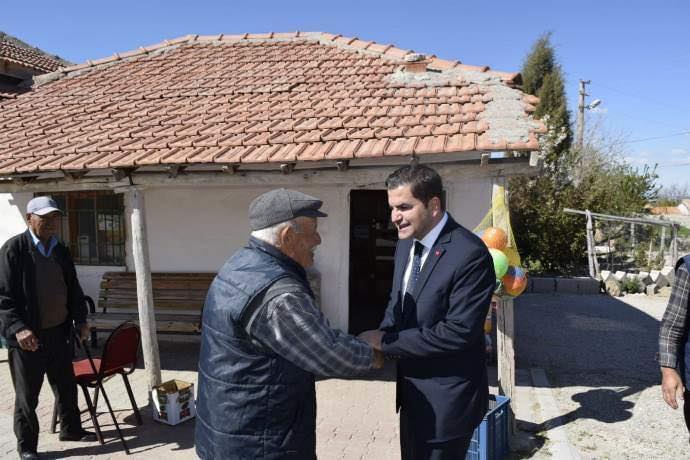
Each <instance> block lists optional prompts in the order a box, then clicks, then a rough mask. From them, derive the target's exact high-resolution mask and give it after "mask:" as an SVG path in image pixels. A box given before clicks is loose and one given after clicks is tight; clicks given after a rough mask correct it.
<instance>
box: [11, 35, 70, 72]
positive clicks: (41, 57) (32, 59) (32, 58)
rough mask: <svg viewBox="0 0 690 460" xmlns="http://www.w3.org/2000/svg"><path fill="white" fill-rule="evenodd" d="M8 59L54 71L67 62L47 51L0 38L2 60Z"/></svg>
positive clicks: (38, 68)
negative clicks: (48, 53) (50, 54)
mask: <svg viewBox="0 0 690 460" xmlns="http://www.w3.org/2000/svg"><path fill="white" fill-rule="evenodd" d="M1 60H6V61H10V62H14V63H16V64H20V65H23V66H25V67H29V68H32V69H36V70H39V71H41V72H53V71H55V70H57V69H59V68H60V67H64V66H65V64H64V63H63V62H61V61H60V60H59V59H56V58H53V57H51V56H49V55H47V54H46V53H44V52H42V51H40V50H38V49H34V48H28V47H24V46H19V45H17V44H16V43H12V42H11V41H9V40H5V39H2V40H0V61H1Z"/></svg>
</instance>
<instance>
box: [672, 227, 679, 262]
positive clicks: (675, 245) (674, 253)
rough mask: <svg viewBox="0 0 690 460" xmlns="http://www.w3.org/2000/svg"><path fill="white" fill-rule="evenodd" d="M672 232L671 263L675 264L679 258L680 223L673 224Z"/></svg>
mask: <svg viewBox="0 0 690 460" xmlns="http://www.w3.org/2000/svg"><path fill="white" fill-rule="evenodd" d="M671 233H672V235H673V236H672V237H671V238H672V239H671V259H672V260H671V265H673V264H675V263H676V261H677V260H678V225H676V224H673V227H671Z"/></svg>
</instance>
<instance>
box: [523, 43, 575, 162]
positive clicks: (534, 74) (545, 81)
mask: <svg viewBox="0 0 690 460" xmlns="http://www.w3.org/2000/svg"><path fill="white" fill-rule="evenodd" d="M521 74H522V81H523V91H525V92H526V93H529V94H533V95H535V96H538V97H539V104H538V105H537V108H536V111H535V113H534V116H535V117H536V118H538V119H540V120H546V121H548V127H549V133H548V134H547V135H546V137H548V142H547V143H546V148H544V149H543V150H544V153H545V155H546V158H545V163H546V164H547V165H548V166H549V167H551V168H552V169H554V170H556V171H561V170H562V169H563V168H562V167H561V165H560V163H562V162H563V161H565V160H567V159H566V158H564V157H567V156H568V150H569V148H570V144H571V140H572V131H571V129H570V113H569V112H568V103H567V99H566V93H565V82H564V79H563V73H562V71H561V66H560V65H558V63H557V62H556V52H555V50H554V48H553V46H552V45H551V34H550V33H547V34H544V35H543V36H541V37H540V38H539V39H538V40H537V42H536V43H535V44H534V46H533V47H532V51H531V52H530V54H529V55H528V56H527V59H526V60H525V64H524V65H523V67H522V72H521Z"/></svg>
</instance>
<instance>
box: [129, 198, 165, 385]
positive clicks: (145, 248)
mask: <svg viewBox="0 0 690 460" xmlns="http://www.w3.org/2000/svg"><path fill="white" fill-rule="evenodd" d="M128 195H129V204H130V207H131V212H132V215H131V223H132V252H133V254H134V270H135V272H136V275H137V301H138V302H137V304H138V307H139V326H140V327H141V346H142V349H143V354H144V368H145V370H146V373H147V376H148V386H149V388H148V389H149V394H150V393H151V389H152V388H153V387H155V386H156V385H160V383H161V364H160V354H159V352H158V337H157V335H156V316H155V312H154V310H153V287H152V284H151V264H150V261H149V245H148V238H147V235H146V213H145V209H144V192H143V191H142V190H141V189H137V188H131V189H129V191H128Z"/></svg>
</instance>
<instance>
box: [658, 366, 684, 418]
mask: <svg viewBox="0 0 690 460" xmlns="http://www.w3.org/2000/svg"><path fill="white" fill-rule="evenodd" d="M661 393H662V394H663V395H664V401H666V404H668V405H669V406H671V407H672V408H674V409H678V401H677V400H676V397H678V398H680V399H681V400H682V399H684V397H683V393H685V388H684V387H683V382H682V381H681V379H680V375H678V371H676V370H675V369H673V368H671V367H662V368H661Z"/></svg>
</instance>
